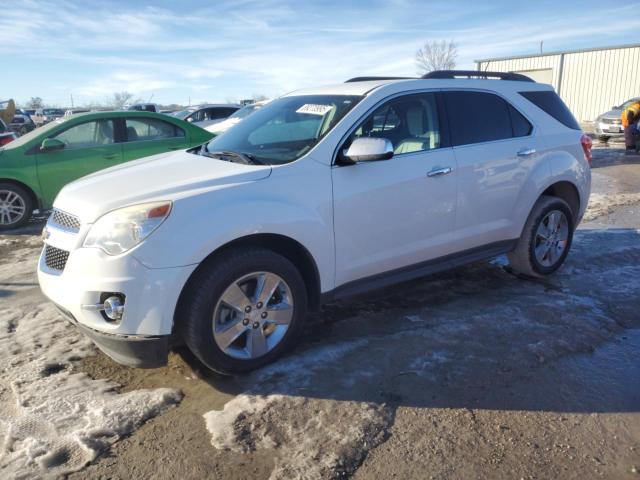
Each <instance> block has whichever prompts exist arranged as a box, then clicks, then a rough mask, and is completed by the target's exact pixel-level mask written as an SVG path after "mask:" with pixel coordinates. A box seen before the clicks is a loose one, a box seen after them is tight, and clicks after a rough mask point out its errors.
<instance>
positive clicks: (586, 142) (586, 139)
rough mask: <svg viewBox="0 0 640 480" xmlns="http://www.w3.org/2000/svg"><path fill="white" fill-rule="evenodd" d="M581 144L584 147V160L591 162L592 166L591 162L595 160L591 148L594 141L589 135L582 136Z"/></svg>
mask: <svg viewBox="0 0 640 480" xmlns="http://www.w3.org/2000/svg"><path fill="white" fill-rule="evenodd" d="M580 144H581V145H582V151H583V152H584V159H585V160H586V161H587V162H589V166H591V160H593V154H592V153H591V147H593V140H591V137H590V136H589V135H587V134H584V135H582V137H581V138H580Z"/></svg>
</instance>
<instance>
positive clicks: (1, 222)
mask: <svg viewBox="0 0 640 480" xmlns="http://www.w3.org/2000/svg"><path fill="white" fill-rule="evenodd" d="M32 212H33V201H32V200H31V195H29V193H28V192H27V191H26V190H25V189H24V188H22V187H20V186H18V185H14V184H12V183H0V232H2V231H6V230H11V229H13V228H18V227H21V226H23V225H24V224H26V223H27V222H28V221H29V218H31V213H32Z"/></svg>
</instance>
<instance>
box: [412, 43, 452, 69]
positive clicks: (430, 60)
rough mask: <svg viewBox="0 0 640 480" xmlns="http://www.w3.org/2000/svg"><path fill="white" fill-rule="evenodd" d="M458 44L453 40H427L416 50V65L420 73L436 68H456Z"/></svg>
mask: <svg viewBox="0 0 640 480" xmlns="http://www.w3.org/2000/svg"><path fill="white" fill-rule="evenodd" d="M457 57H458V44H457V43H456V42H454V41H453V40H448V41H447V40H441V41H437V40H432V41H430V42H426V43H425V44H424V45H423V47H422V48H421V49H419V50H418V51H417V52H416V66H417V67H418V73H419V74H421V75H422V74H425V73H429V72H432V71H434V70H453V69H454V68H456V58H457Z"/></svg>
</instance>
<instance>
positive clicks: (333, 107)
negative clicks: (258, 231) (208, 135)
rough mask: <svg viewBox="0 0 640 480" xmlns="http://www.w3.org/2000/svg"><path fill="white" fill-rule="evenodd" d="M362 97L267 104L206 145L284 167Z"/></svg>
mask: <svg viewBox="0 0 640 480" xmlns="http://www.w3.org/2000/svg"><path fill="white" fill-rule="evenodd" d="M362 98H363V97H361V96H347V95H300V96H291V97H283V98H279V99H278V100H274V101H273V102H271V103H268V104H267V105H265V106H264V107H262V108H260V109H258V110H257V111H256V112H254V113H252V114H251V115H249V116H248V117H247V118H245V119H244V120H243V121H242V122H240V123H238V124H237V125H236V126H234V127H233V128H232V129H229V130H227V131H226V132H225V133H223V134H221V135H220V136H218V137H216V138H214V139H213V140H211V141H210V142H209V144H208V145H207V150H208V152H209V153H215V152H225V151H227V152H229V151H230V152H236V153H241V154H244V155H248V156H251V157H253V158H255V159H256V160H257V161H258V162H260V163H268V164H276V165H277V164H283V163H288V162H292V161H294V160H297V159H298V158H300V157H302V156H303V155H305V154H306V153H307V152H309V151H310V150H311V149H312V148H313V147H314V146H315V145H316V144H317V143H318V142H319V141H320V140H321V139H322V138H323V137H324V136H325V135H326V134H327V133H329V132H330V131H331V129H332V128H333V127H334V126H335V125H336V124H337V123H338V122H339V121H340V120H341V119H342V117H344V116H345V115H346V114H347V112H349V110H351V109H352V108H353V107H354V106H355V105H356V104H357V103H358V102H359V101H360V100H361V99H362Z"/></svg>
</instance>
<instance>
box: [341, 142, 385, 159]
mask: <svg viewBox="0 0 640 480" xmlns="http://www.w3.org/2000/svg"><path fill="white" fill-rule="evenodd" d="M391 157H393V144H392V143H391V142H390V141H389V140H387V139H386V138H373V137H360V138H356V139H355V140H354V141H353V142H352V143H351V146H350V147H349V148H348V149H347V151H346V152H345V153H343V155H342V159H343V160H344V163H346V164H354V163H357V162H376V161H379V160H389V159H390V158H391Z"/></svg>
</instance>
